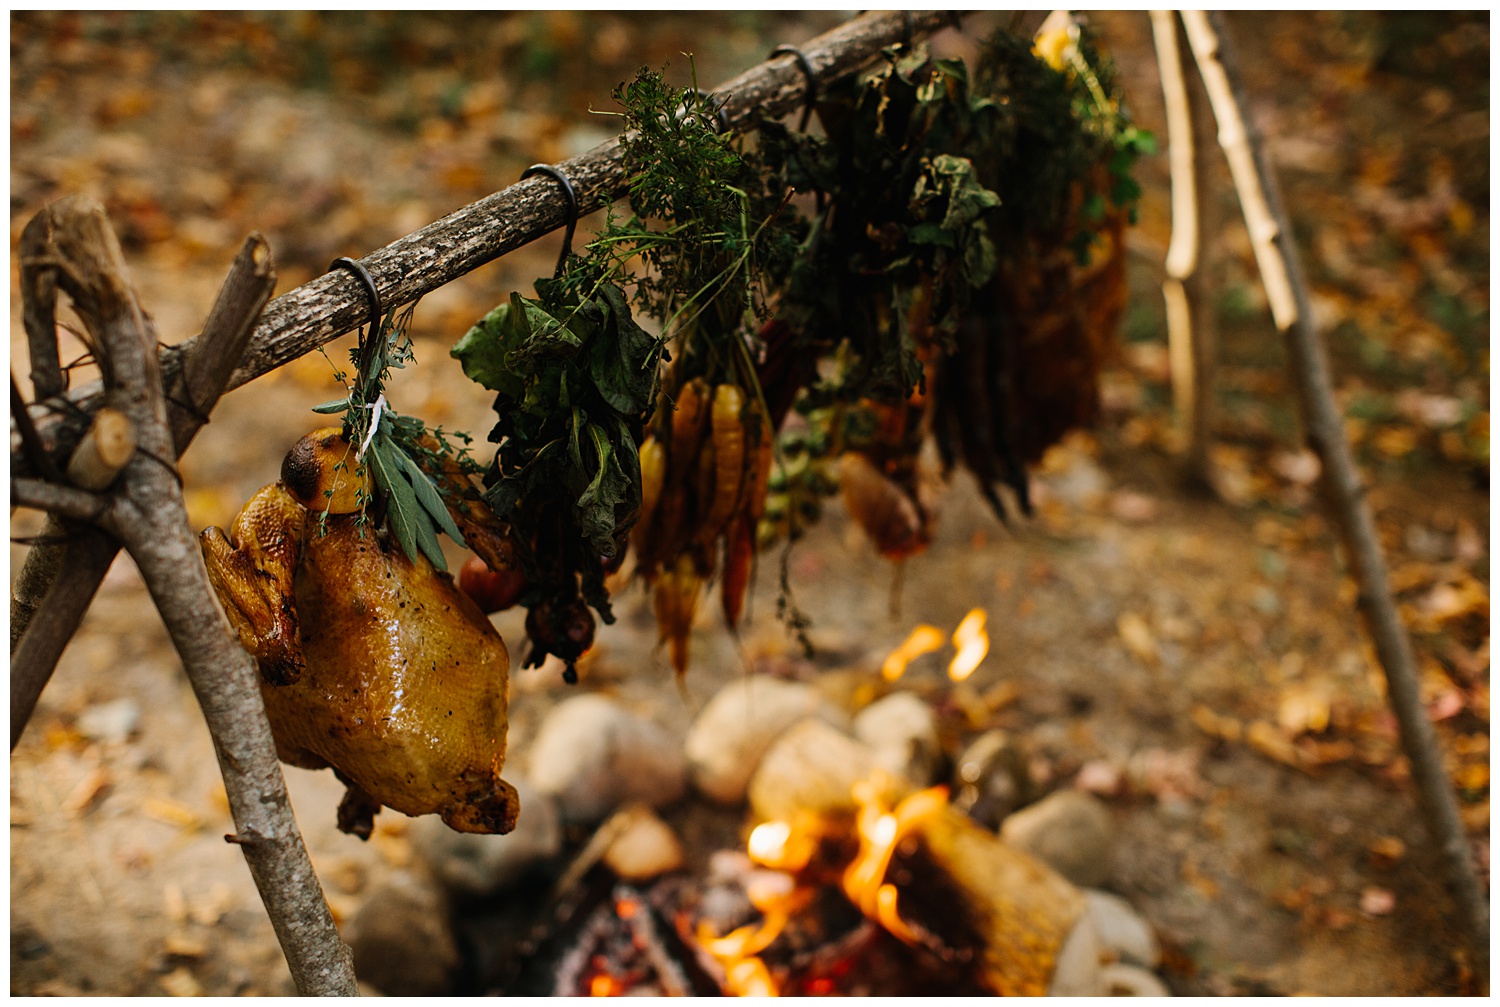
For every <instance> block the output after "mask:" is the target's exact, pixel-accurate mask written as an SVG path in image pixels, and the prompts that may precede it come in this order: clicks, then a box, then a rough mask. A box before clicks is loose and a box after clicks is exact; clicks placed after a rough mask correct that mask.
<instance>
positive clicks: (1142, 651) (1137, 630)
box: [1115, 612, 1159, 665]
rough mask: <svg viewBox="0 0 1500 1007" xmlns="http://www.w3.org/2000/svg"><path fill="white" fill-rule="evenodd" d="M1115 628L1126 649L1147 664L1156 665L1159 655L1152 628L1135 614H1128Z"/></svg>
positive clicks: (1120, 619) (1118, 621) (1121, 617)
mask: <svg viewBox="0 0 1500 1007" xmlns="http://www.w3.org/2000/svg"><path fill="white" fill-rule="evenodd" d="M1115 628H1116V629H1117V630H1118V631H1119V633H1120V640H1121V641H1122V642H1123V643H1124V644H1125V648H1126V649H1127V650H1129V651H1130V652H1131V653H1132V654H1134V655H1135V656H1136V658H1138V659H1139V660H1141V661H1144V662H1145V663H1146V664H1149V665H1155V664H1156V662H1157V659H1158V657H1159V654H1158V652H1157V648H1156V637H1155V636H1154V635H1153V634H1152V632H1151V627H1150V626H1147V625H1146V620H1145V619H1142V618H1141V617H1140V616H1139V615H1136V614H1135V613H1134V612H1126V613H1125V614H1124V615H1122V616H1120V618H1119V619H1118V620H1116V622H1115Z"/></svg>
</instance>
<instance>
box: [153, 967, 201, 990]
mask: <svg viewBox="0 0 1500 1007" xmlns="http://www.w3.org/2000/svg"><path fill="white" fill-rule="evenodd" d="M158 981H159V982H160V983H161V988H162V989H164V990H166V991H167V993H169V994H170V995H172V996H174V997H201V996H202V995H203V986H202V984H201V983H199V982H198V980H197V979H195V978H193V974H192V973H191V972H189V971H188V970H187V969H185V968H180V969H173V970H172V971H171V972H168V973H167V974H166V975H164V976H162V977H161V979H160V980H158Z"/></svg>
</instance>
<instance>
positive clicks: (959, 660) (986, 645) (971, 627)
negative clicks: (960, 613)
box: [948, 608, 990, 682]
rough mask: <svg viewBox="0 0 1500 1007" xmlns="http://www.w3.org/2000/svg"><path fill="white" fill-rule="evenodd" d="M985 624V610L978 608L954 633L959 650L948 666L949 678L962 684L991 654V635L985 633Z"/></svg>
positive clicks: (965, 617) (965, 618)
mask: <svg viewBox="0 0 1500 1007" xmlns="http://www.w3.org/2000/svg"><path fill="white" fill-rule="evenodd" d="M984 623H985V614H984V609H982V608H976V609H974V610H972V611H971V612H970V613H969V614H968V615H966V616H964V620H963V622H961V623H959V624H958V628H957V629H955V630H954V631H953V646H955V647H957V648H958V653H957V654H955V655H953V661H952V663H950V664H949V665H948V677H949V678H951V679H953V681H955V682H962V681H963V680H964V679H966V678H968V677H969V676H970V675H972V674H974V669H975V668H977V667H979V662H981V661H983V660H984V655H986V654H988V653H989V652H990V635H989V634H988V633H986V632H985V631H984Z"/></svg>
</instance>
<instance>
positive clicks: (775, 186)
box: [588, 68, 799, 384]
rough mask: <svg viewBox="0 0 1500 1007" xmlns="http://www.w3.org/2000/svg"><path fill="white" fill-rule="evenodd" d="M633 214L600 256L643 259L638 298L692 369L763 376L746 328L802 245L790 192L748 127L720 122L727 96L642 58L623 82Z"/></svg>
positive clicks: (607, 236)
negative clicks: (672, 76) (667, 74)
mask: <svg viewBox="0 0 1500 1007" xmlns="http://www.w3.org/2000/svg"><path fill="white" fill-rule="evenodd" d="M614 97H615V100H616V101H617V102H618V103H619V105H620V106H621V109H622V111H621V113H620V114H621V115H622V116H623V118H624V121H625V126H626V130H625V132H624V133H623V134H622V138H621V146H622V148H623V154H624V163H625V171H626V177H627V184H628V192H629V194H628V202H629V206H630V210H631V216H630V217H629V218H628V219H626V220H623V221H622V220H619V219H616V218H611V219H610V220H609V222H608V223H607V225H606V227H605V230H604V232H603V233H602V234H600V235H599V237H598V239H597V240H595V241H594V242H592V243H590V245H589V246H588V247H589V253H590V254H591V255H608V256H610V257H612V258H613V259H614V260H615V261H620V260H621V259H624V258H632V257H635V258H638V262H639V268H637V269H636V270H635V271H634V273H633V275H632V283H633V285H634V302H635V305H636V307H637V309H638V310H639V311H641V312H642V313H643V314H645V315H647V316H649V317H652V318H655V319H656V320H657V321H658V322H659V323H660V325H661V327H662V332H663V334H664V335H665V336H666V337H667V338H669V339H672V340H674V341H675V343H676V345H677V346H678V347H679V348H680V353H679V356H680V357H682V358H684V359H683V361H682V364H681V366H680V368H679V370H680V371H682V374H680V375H679V377H683V376H685V375H687V374H706V376H707V377H709V378H710V380H715V381H717V380H734V381H737V383H741V384H754V381H755V379H754V375H753V373H750V371H751V370H752V369H751V368H749V367H748V366H746V364H747V361H746V360H745V356H744V346H745V339H746V337H750V338H751V340H752V341H753V337H754V334H755V329H756V325H757V323H759V322H762V321H764V320H765V319H766V318H767V317H769V315H770V310H771V309H770V302H771V300H772V298H773V296H774V290H775V288H776V286H777V279H778V278H779V277H780V276H781V275H783V274H784V272H785V270H786V268H787V266H788V264H789V262H790V260H791V257H792V255H793V254H794V252H795V248H796V239H797V229H798V227H799V220H798V218H797V215H796V214H795V213H794V212H788V211H787V207H786V203H787V200H788V198H789V193H788V192H787V190H786V187H785V185H784V184H783V181H782V179H781V178H780V177H779V176H778V175H777V174H776V173H775V172H773V171H771V170H769V169H768V167H767V165H766V164H765V163H764V161H763V159H762V157H761V156H760V154H759V153H758V151H757V150H756V149H755V148H754V147H753V146H750V145H749V144H748V142H747V140H746V138H745V137H743V136H739V135H736V134H731V133H725V132H721V130H720V126H721V123H720V118H719V111H720V108H721V102H720V100H719V99H717V98H715V96H713V95H710V94H706V93H704V92H702V91H701V90H699V89H698V88H697V86H696V78H695V79H694V84H693V86H691V87H684V88H675V87H672V86H671V85H669V84H667V83H666V80H665V78H664V77H663V75H662V74H661V73H659V72H656V71H652V70H649V69H646V68H642V69H641V70H640V71H639V72H638V73H637V74H636V77H635V79H634V80H632V81H630V82H627V83H624V84H621V85H620V86H619V87H618V88H616V89H615V91H614Z"/></svg>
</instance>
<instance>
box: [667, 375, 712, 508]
mask: <svg viewBox="0 0 1500 1007" xmlns="http://www.w3.org/2000/svg"><path fill="white" fill-rule="evenodd" d="M708 406H709V401H708V382H706V381H704V380H703V379H702V378H694V379H693V380H691V381H689V382H688V383H687V384H685V385H683V386H682V389H681V390H680V391H679V392H678V393H677V408H676V409H675V410H674V411H673V413H672V445H671V447H672V452H671V457H672V470H671V472H670V474H669V478H670V479H671V480H673V481H674V482H676V483H678V484H681V483H682V481H683V478H684V477H685V476H686V475H687V473H688V472H689V471H690V470H691V468H692V466H693V463H694V459H696V458H697V457H698V447H699V445H700V444H701V443H702V441H703V433H704V427H705V426H706V421H707V420H708V413H709V408H708Z"/></svg>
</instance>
